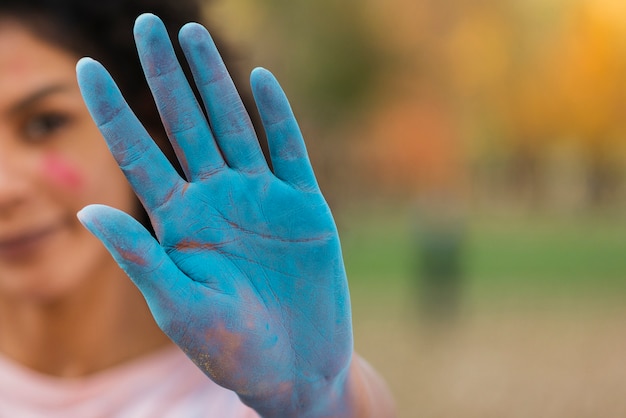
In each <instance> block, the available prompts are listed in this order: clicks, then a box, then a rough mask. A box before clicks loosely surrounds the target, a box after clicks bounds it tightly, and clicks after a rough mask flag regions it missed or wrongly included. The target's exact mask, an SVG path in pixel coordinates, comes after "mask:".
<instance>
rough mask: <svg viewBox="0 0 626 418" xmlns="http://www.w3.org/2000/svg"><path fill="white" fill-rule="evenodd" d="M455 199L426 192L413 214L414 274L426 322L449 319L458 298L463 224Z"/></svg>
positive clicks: (453, 316)
mask: <svg viewBox="0 0 626 418" xmlns="http://www.w3.org/2000/svg"><path fill="white" fill-rule="evenodd" d="M464 212H465V211H464V209H463V207H462V205H461V204H460V202H459V201H458V199H454V198H451V197H450V196H446V195H430V196H428V197H427V198H424V199H421V200H420V202H419V204H418V207H417V213H416V224H415V225H416V227H415V229H414V231H415V232H414V235H415V237H414V242H415V248H416V253H417V254H416V255H417V257H416V260H415V263H414V265H415V276H416V282H417V294H418V302H419V312H420V315H421V316H422V317H423V318H424V319H425V320H426V321H437V322H440V321H447V322H450V321H453V320H454V319H456V318H457V316H458V314H459V311H460V307H461V301H462V289H463V284H464V283H463V278H464V277H463V276H464V256H465V244H466V231H467V228H466V225H465V214H464Z"/></svg>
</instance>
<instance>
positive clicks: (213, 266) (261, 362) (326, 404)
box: [77, 14, 392, 417]
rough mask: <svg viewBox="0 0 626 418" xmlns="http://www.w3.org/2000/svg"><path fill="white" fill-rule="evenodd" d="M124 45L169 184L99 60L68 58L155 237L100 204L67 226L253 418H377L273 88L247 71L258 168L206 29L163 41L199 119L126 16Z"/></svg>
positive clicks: (332, 244)
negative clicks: (101, 248)
mask: <svg viewBox="0 0 626 418" xmlns="http://www.w3.org/2000/svg"><path fill="white" fill-rule="evenodd" d="M135 40H136V43H137V50H138V53H139V57H140V59H141V63H142V66H143V68H144V72H145V75H146V80H147V81H148V84H149V85H150V88H151V90H152V92H153V95H154V97H155V101H156V104H157V107H158V109H159V111H160V113H161V116H162V119H163V121H164V126H165V128H166V131H167V132H168V134H169V138H170V141H171V142H172V144H173V146H174V149H175V150H176V153H177V156H178V159H179V161H180V162H181V165H182V167H183V169H184V172H185V178H181V177H180V176H179V175H178V174H177V173H176V171H175V170H174V169H173V168H172V166H171V165H170V163H169V162H168V161H167V159H166V158H165V157H164V156H163V155H162V154H161V152H160V151H159V149H158V148H157V147H156V145H155V144H154V142H153V141H152V140H151V138H150V137H149V135H148V133H147V132H146V131H145V129H144V128H143V127H142V125H141V123H140V122H139V121H138V120H137V119H136V118H135V117H134V115H133V114H132V112H131V110H130V109H129V108H128V106H127V105H126V103H125V102H124V100H123V98H122V97H121V95H120V93H119V90H118V89H117V88H116V86H115V83H114V82H113V80H112V79H111V78H110V76H109V75H108V74H107V72H106V71H105V69H104V68H103V67H102V66H101V65H99V64H98V63H97V62H95V61H93V60H90V59H83V60H81V61H80V62H79V64H78V67H77V70H78V80H79V84H80V86H81V89H82V91H83V94H84V98H85V103H86V104H87V106H88V108H89V110H90V112H91V114H92V116H93V118H94V120H95V121H96V123H97V125H98V126H99V127H100V129H101V131H102V133H103V135H104V137H105V138H106V140H107V143H108V144H109V148H110V150H111V152H112V154H113V155H114V156H115V158H116V160H117V162H118V163H119V165H120V167H121V169H122V171H123V172H124V173H125V175H126V176H127V178H128V180H129V182H130V184H131V185H132V187H133V189H134V190H135V192H136V193H137V196H138V197H139V199H140V200H141V201H142V203H143V204H144V206H145V208H146V210H147V211H148V213H149V215H150V218H151V221H152V223H153V225H154V227H155V231H156V235H157V237H156V238H157V239H154V238H153V237H152V236H151V235H150V234H149V233H148V232H147V231H146V230H145V229H144V228H143V227H142V226H141V225H140V224H139V223H137V222H136V221H135V220H134V219H133V218H132V217H130V216H128V215H127V214H125V213H123V212H122V211H119V210H116V209H113V208H111V207H107V206H102V205H98V206H90V207H87V208H86V209H85V210H83V211H82V212H81V213H80V214H79V217H80V219H81V220H82V221H83V222H84V224H85V226H86V227H87V228H89V229H90V230H91V231H92V232H93V233H94V234H95V235H96V236H98V237H99V238H100V239H101V240H102V241H103V243H104V244H105V245H106V246H107V248H108V249H109V250H110V251H111V254H112V255H113V257H114V258H115V259H116V260H117V261H118V263H120V266H122V268H124V270H125V271H126V272H127V273H128V275H129V277H130V278H131V279H132V280H133V281H134V282H135V283H136V284H137V286H138V287H139V288H140V289H141V291H142V292H143V294H144V296H145V297H146V300H147V302H148V305H149V306H150V309H151V311H152V313H153V315H154V317H155V319H156V321H157V323H158V324H159V326H161V328H162V329H163V330H164V331H165V333H166V334H167V335H168V336H169V337H170V338H172V340H173V341H174V342H176V344H178V345H179V346H180V347H181V348H182V349H183V350H184V351H185V353H187V355H188V356H189V357H190V358H191V359H192V360H193V361H194V362H195V363H196V365H197V366H198V367H199V368H200V369H202V370H203V371H204V372H205V373H206V374H207V376H209V377H210V378H211V379H213V380H214V381H215V382H217V383H218V384H220V385H222V386H224V387H226V388H229V389H231V390H233V391H235V392H236V393H237V394H238V395H239V397H240V398H241V399H242V401H243V402H245V403H246V404H247V405H249V406H251V407H252V408H254V409H255V410H256V411H258V412H259V413H260V414H261V415H262V416H267V417H270V416H277V417H278V416H280V417H291V416H293V417H321V416H333V417H342V416H346V417H348V416H390V415H391V414H392V413H391V408H390V407H389V405H390V403H386V404H385V402H384V401H381V398H384V396H382V397H381V396H378V397H376V396H374V397H373V398H374V399H375V400H374V401H371V400H370V399H367V398H366V397H365V396H364V394H366V393H367V392H368V391H367V390H365V388H366V387H367V384H365V383H364V382H366V381H367V380H368V379H367V378H366V377H365V376H366V374H365V373H364V372H363V368H362V366H361V364H360V360H358V359H356V356H355V355H354V353H353V341H352V325H351V314H350V299H349V294H348V286H347V280H346V274H345V270H344V266H343V260H342V255H341V247H340V243H339V237H338V235H337V229H336V227H335V223H334V221H333V218H332V215H331V213H330V210H329V208H328V205H327V204H326V202H325V200H324V198H323V196H322V194H321V192H320V190H319V188H318V185H317V181H316V179H315V176H314V174H313V170H312V168H311V165H310V162H309V159H308V157H307V153H306V149H305V146H304V141H303V138H302V134H301V132H300V129H299V128H298V125H297V123H296V120H295V118H294V115H293V113H292V111H291V108H290V106H289V103H288V101H287V98H286V97H285V95H284V93H283V92H282V90H281V88H280V86H279V85H278V83H277V81H276V80H275V79H274V77H273V76H272V75H271V74H270V73H269V72H268V71H267V70H264V69H260V68H259V69H256V70H254V71H253V72H252V74H251V84H252V90H253V94H254V97H255V101H256V103H257V107H258V109H259V113H260V116H261V119H262V121H263V125H264V128H265V130H266V134H267V137H268V144H269V151H270V157H271V160H272V164H273V171H271V170H270V169H269V168H268V165H267V163H266V161H265V159H264V157H263V154H262V153H261V150H260V148H259V144H258V141H257V138H256V135H255V132H254V129H253V127H252V124H251V123H250V119H249V118H248V115H247V113H246V111H245V109H244V107H243V104H242V102H241V100H240V98H239V96H238V94H237V92H236V90H235V88H234V86H233V83H232V81H231V79H230V76H229V75H228V72H227V70H226V68H225V67H224V64H223V62H222V60H221V58H220V56H219V53H218V52H217V50H216V48H215V45H214V44H213V42H212V40H211V37H210V35H209V34H208V32H207V31H206V29H204V28H203V27H202V26H200V25H198V24H187V25H186V26H184V27H183V28H182V29H181V31H180V34H179V41H180V43H181V46H182V49H183V51H184V53H185V56H186V59H187V62H188V63H189V65H190V68H191V70H192V73H193V75H194V80H195V83H196V86H197V87H198V90H199V92H200V95H201V97H202V100H203V103H204V104H205V107H206V112H207V114H208V120H207V119H206V118H205V116H204V114H203V113H202V111H201V110H200V106H199V104H198V103H197V102H196V100H195V98H194V96H193V94H192V92H191V89H190V87H189V84H188V82H187V80H186V79H185V77H184V75H183V73H182V71H181V69H180V66H179V64H178V62H177V60H176V58H175V55H174V53H173V50H172V46H171V43H170V41H169V38H168V35H167V32H166V30H165V27H164V25H163V23H162V22H161V21H160V20H159V19H158V18H157V17H156V16H153V15H149V14H147V15H142V16H140V17H139V18H138V19H137V22H136V25H135ZM370 377H371V376H370ZM372 392H374V393H376V391H369V394H371V393H372ZM379 393H383V392H382V391H379ZM381 405H384V406H382V407H381ZM370 414H372V415H370Z"/></svg>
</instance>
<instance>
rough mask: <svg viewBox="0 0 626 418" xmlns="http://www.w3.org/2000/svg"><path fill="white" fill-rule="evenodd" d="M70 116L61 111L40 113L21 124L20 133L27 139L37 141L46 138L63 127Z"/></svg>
mask: <svg viewBox="0 0 626 418" xmlns="http://www.w3.org/2000/svg"><path fill="white" fill-rule="evenodd" d="M69 121H70V118H69V117H68V116H67V115H64V114H61V113H54V112H50V113H40V114H37V115H34V116H33V117H31V118H29V119H28V120H27V121H26V123H25V124H24V125H23V128H22V131H23V132H22V133H23V135H24V137H25V138H26V139H27V140H30V141H39V140H43V139H47V138H48V137H49V136H51V135H53V134H54V133H56V132H57V131H58V130H59V129H61V128H62V127H64V126H65V125H66V124H67V123H68V122H69Z"/></svg>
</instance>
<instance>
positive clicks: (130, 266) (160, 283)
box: [77, 205, 189, 332]
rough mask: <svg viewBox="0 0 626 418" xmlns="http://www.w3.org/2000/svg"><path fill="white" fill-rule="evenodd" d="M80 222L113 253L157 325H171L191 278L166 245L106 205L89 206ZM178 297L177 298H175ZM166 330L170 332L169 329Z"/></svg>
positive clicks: (137, 223)
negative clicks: (169, 253) (177, 263)
mask: <svg viewBox="0 0 626 418" xmlns="http://www.w3.org/2000/svg"><path fill="white" fill-rule="evenodd" d="M77 216H78V219H79V220H80V222H81V223H82V224H83V225H84V226H85V227H86V228H87V229H88V230H89V231H90V232H91V233H92V234H94V235H95V236H96V237H97V238H98V239H99V240H100V241H102V243H103V244H104V246H105V247H106V249H107V250H108V251H109V253H111V255H112V256H113V258H114V259H115V261H116V262H117V264H119V266H120V267H121V268H122V269H123V270H124V272H126V274H127V275H128V277H130V279H131V280H132V281H133V282H134V283H135V285H136V286H137V287H138V288H139V290H140V291H141V293H143V296H144V298H145V299H146V302H147V303H148V307H149V308H150V311H151V312H152V315H153V316H154V319H155V320H156V322H157V324H158V325H159V326H160V327H161V329H163V330H164V331H165V330H166V328H169V325H171V322H172V320H173V319H174V318H173V316H175V314H176V309H174V310H173V309H172V307H174V308H175V307H176V306H178V304H177V302H176V301H175V300H180V301H184V300H188V299H187V298H186V295H185V294H184V293H185V292H187V291H188V290H187V289H189V286H185V285H184V284H185V283H186V282H187V281H188V280H189V279H188V278H187V277H186V276H185V275H184V274H183V273H182V272H181V271H180V270H179V269H178V267H177V266H176V265H175V264H174V262H173V261H172V260H171V259H170V258H169V256H168V255H167V253H166V252H165V250H164V249H163V247H161V245H160V244H159V242H158V241H157V240H156V239H155V238H154V237H153V236H152V235H150V233H149V232H148V231H147V230H146V229H145V228H144V227H143V225H141V224H140V223H139V222H137V221H136V220H135V219H133V218H132V217H131V216H130V215H128V214H126V213H124V212H122V211H120V210H117V209H114V208H111V207H109V206H104V205H89V206H87V207H85V208H83V209H82V210H81V211H80V212H78V214H77ZM174 299H175V300H174ZM166 332H167V331H166Z"/></svg>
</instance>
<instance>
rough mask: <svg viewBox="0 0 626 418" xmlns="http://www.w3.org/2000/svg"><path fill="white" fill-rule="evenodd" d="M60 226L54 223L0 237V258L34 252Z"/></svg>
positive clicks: (10, 257) (18, 256) (17, 257)
mask: <svg viewBox="0 0 626 418" xmlns="http://www.w3.org/2000/svg"><path fill="white" fill-rule="evenodd" d="M61 227H62V225H61V224H54V225H49V226H45V227H41V228H37V229H32V230H29V231H25V232H21V233H18V234H14V235H11V236H8V237H6V238H0V258H3V259H13V260H14V259H19V258H23V257H26V256H29V255H31V254H34V253H35V252H36V250H37V249H38V248H39V247H40V246H41V245H42V244H43V243H44V242H45V241H46V240H47V239H49V238H51V237H52V236H53V235H54V234H55V233H57V232H58V231H59V230H60V229H61Z"/></svg>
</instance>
